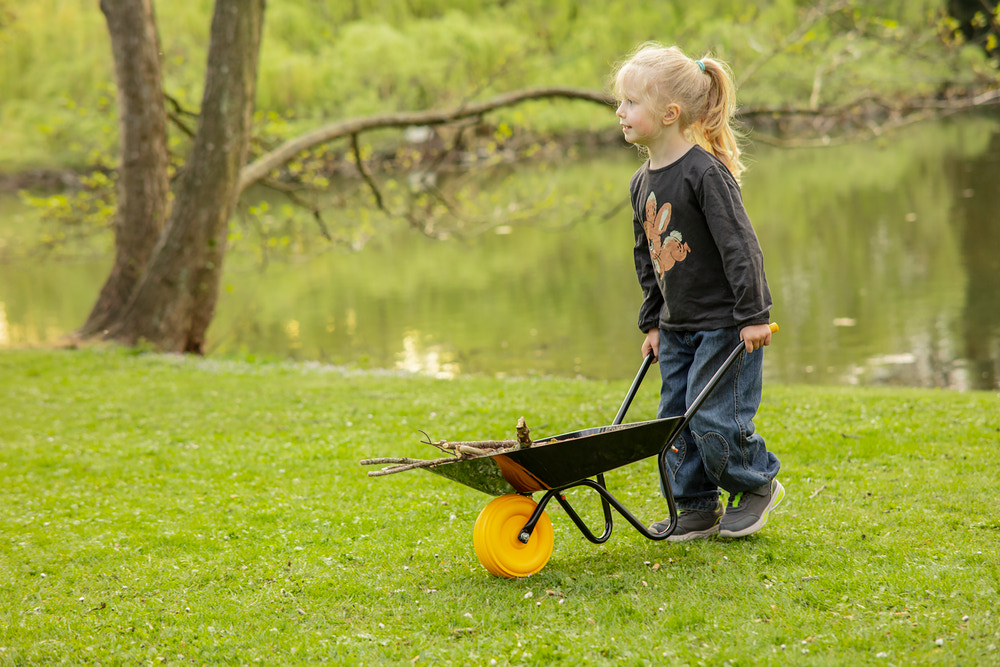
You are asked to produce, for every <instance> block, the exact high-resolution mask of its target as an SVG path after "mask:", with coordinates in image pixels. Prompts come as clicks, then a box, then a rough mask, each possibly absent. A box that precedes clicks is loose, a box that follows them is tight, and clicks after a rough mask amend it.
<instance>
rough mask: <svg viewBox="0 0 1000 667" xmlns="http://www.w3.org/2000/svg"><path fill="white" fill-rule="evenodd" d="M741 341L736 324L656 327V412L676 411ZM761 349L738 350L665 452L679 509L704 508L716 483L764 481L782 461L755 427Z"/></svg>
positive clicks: (745, 486) (734, 488) (742, 487)
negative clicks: (701, 327) (715, 327)
mask: <svg viewBox="0 0 1000 667" xmlns="http://www.w3.org/2000/svg"><path fill="white" fill-rule="evenodd" d="M739 342H740V333H739V330H738V329H737V328H736V327H730V328H726V329H718V330H715V331H664V330H662V329H661V330H660V350H659V362H660V376H661V377H662V379H663V386H662V387H661V389H660V406H659V409H658V410H657V417H659V418H662V417H674V416H677V415H682V414H684V412H685V411H686V410H687V406H688V405H690V404H691V403H692V402H694V399H695V398H697V396H698V394H699V393H701V390H702V389H703V388H704V387H705V386H706V385H707V384H708V381H709V380H710V379H711V377H712V375H714V374H715V372H716V371H717V370H718V369H719V368H720V367H721V366H722V363H723V362H724V361H725V360H726V358H728V356H729V354H730V353H731V352H732V351H733V350H734V349H735V348H736V345H737V344H738V343H739ZM763 369H764V349H763V348H760V349H758V350H756V351H755V352H753V353H750V354H746V353H744V354H741V355H740V357H739V358H738V359H736V361H735V362H733V365H732V367H731V368H730V369H729V372H728V373H726V375H725V376H724V377H723V378H722V381H721V382H720V383H719V384H718V385H717V386H716V387H715V390H714V391H713V392H712V393H711V395H709V396H708V397H707V398H706V399H705V402H704V403H702V404H701V407H700V408H698V411H697V412H696V413H695V415H694V417H693V418H692V419H691V422H690V424H688V426H687V427H686V428H685V429H684V432H683V433H681V435H680V436H679V437H678V438H677V439H676V440H675V441H674V447H676V448H677V451H676V452H674V451H672V450H671V451H668V452H667V468H668V470H669V471H670V473H671V480H670V481H671V490H672V491H673V494H674V499H675V500H676V502H677V508H678V509H679V510H711V509H714V508H715V507H716V505H717V503H718V499H719V489H720V488H722V489H725V490H726V491H728V492H730V493H739V492H741V491H749V490H750V489H755V488H757V487H759V486H762V485H764V484H767V483H768V482H770V481H771V480H772V479H774V477H775V476H776V475H777V474H778V468H780V467H781V463H780V462H779V461H778V458H777V457H776V456H775V455H774V454H772V453H771V452H769V451H767V447H765V445H764V438H762V437H761V436H760V434H759V433H757V432H756V431H755V430H754V425H753V418H754V416H755V415H756V414H757V408H758V407H759V406H760V398H761V386H762V384H763Z"/></svg>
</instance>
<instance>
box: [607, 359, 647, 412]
mask: <svg viewBox="0 0 1000 667" xmlns="http://www.w3.org/2000/svg"><path fill="white" fill-rule="evenodd" d="M652 365H653V353H652V352H650V353H649V354H647V355H646V358H645V359H643V360H642V366H640V367H639V372H638V373H636V374H635V379H634V380H632V386H631V387H629V388H628V393H627V394H625V400H624V401H622V406H621V407H620V408H618V414H617V415H615V420H614V421H613V422H611V423H612V424H613V425H615V426H617V425H618V424H621V423H622V420H623V419H625V413H626V412H628V408H629V406H630V405H632V399H634V398H635V394H636V392H638V391H639V385H641V384H642V379H643V378H644V377H646V371H648V370H649V367H650V366H652Z"/></svg>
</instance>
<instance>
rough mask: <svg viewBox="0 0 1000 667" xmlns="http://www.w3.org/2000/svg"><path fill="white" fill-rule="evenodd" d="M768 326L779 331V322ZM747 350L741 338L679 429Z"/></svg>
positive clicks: (702, 391) (689, 419)
mask: <svg viewBox="0 0 1000 667" xmlns="http://www.w3.org/2000/svg"><path fill="white" fill-rule="evenodd" d="M768 326H769V327H770V328H771V333H777V331H778V323H777V322H771V323H770V324H769V325H768ZM745 351H746V344H745V343H744V342H743V341H742V340H741V341H740V344H739V345H737V346H736V348H735V349H734V350H733V351H732V352H731V353H730V354H729V358H728V359H726V361H725V362H724V363H723V364H722V366H721V367H720V368H719V370H717V371H715V375H713V376H712V379H710V380H709V381H708V384H706V385H705V388H704V389H702V390H701V393H699V394H698V397H697V398H696V399H694V401H693V402H692V403H691V405H689V406H688V409H687V411H686V412H685V413H684V421H683V422H681V425H680V426H679V427H678V429H677V430H678V431H683V430H684V428H685V427H686V426H687V425H688V423H690V421H691V418H692V417H694V413H695V412H697V411H698V408H700V407H701V404H702V403H704V402H705V399H706V398H708V396H709V394H711V393H712V392H713V391H714V390H715V387H716V385H718V384H719V382H720V381H721V380H722V378H723V377H724V376H725V374H726V373H727V372H728V371H729V369H730V368H731V367H732V365H733V362H734V361H736V359H737V358H739V357H740V356H741V355H742V354H743V353H744V352H745Z"/></svg>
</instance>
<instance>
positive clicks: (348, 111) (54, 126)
mask: <svg viewBox="0 0 1000 667" xmlns="http://www.w3.org/2000/svg"><path fill="white" fill-rule="evenodd" d="M829 5H832V3H829ZM826 6H828V4H820V5H819V6H818V7H819V9H822V8H824V7H826ZM815 11H817V9H816V8H815V7H814V3H810V2H799V1H793V0H781V1H776V2H770V3H765V4H763V5H759V4H750V5H748V4H747V3H734V2H732V0H712V1H711V2H699V3H669V4H663V3H655V4H649V3H634V2H625V1H624V0H613V1H611V2H597V1H596V0H587V1H585V2H569V1H568V0H564V1H560V2H548V3H539V2H536V1H534V0H511V1H509V2H487V3H477V2H471V1H469V0H451V1H445V0H433V1H431V0H428V1H424V2H412V1H409V0H388V1H379V2H376V1H375V0H369V1H367V2H362V1H359V2H351V3H341V2H335V1H332V0H331V1H324V2H310V3H304V2H283V3H274V4H273V5H271V6H269V7H268V13H267V17H266V24H265V37H264V42H263V47H262V56H261V62H260V76H259V94H258V106H259V108H260V109H261V110H262V111H263V112H265V113H270V112H275V113H278V114H280V115H282V116H287V115H288V113H289V112H291V113H292V114H293V117H294V118H296V119H298V120H297V121H296V122H294V123H292V124H291V125H290V127H289V129H290V131H292V132H295V131H301V130H302V129H303V128H305V127H309V126H311V125H314V124H315V123H317V122H319V121H321V120H330V119H340V118H346V117H351V116H356V115H366V114H373V113H381V112H386V111H393V110H399V109H423V108H431V107H443V106H447V105H451V104H457V103H459V102H461V101H462V100H466V99H470V98H473V97H483V96H484V95H488V94H491V93H495V92H498V91H504V90H511V89H515V88H520V87H524V86H531V85H573V86H582V87H588V88H602V87H604V86H605V84H606V80H607V76H608V72H609V70H610V68H611V66H612V64H613V63H614V62H616V61H617V60H619V59H621V58H622V57H623V56H624V54H625V53H626V52H628V51H629V50H630V49H632V48H633V47H634V46H635V45H636V44H637V43H638V42H641V41H643V40H646V39H658V40H661V41H670V42H675V43H678V44H680V45H681V46H682V47H684V48H685V49H686V50H688V51H689V52H690V53H692V54H702V53H704V52H714V53H716V54H718V55H720V56H721V57H723V58H725V59H726V60H728V61H729V62H730V63H731V64H732V66H733V68H734V70H735V72H736V74H737V76H740V74H741V72H744V71H747V70H749V69H750V68H753V69H755V70H756V74H755V75H754V76H753V77H752V78H750V79H749V80H748V81H747V82H746V85H745V86H744V87H743V89H742V100H743V101H744V103H747V104H754V105H759V104H772V105H781V104H797V105H800V106H801V105H802V104H804V103H805V102H807V101H809V100H810V98H811V97H813V96H814V94H816V93H817V92H818V96H817V97H816V102H817V103H818V104H819V105H821V106H822V105H837V104H842V103H844V102H845V101H847V100H849V99H853V98H854V97H856V96H857V95H858V94H860V93H862V92H865V91H874V92H877V93H878V94H880V95H883V96H885V97H891V96H893V95H897V94H903V93H907V94H912V93H913V92H914V91H916V92H926V91H931V90H936V89H937V88H938V87H940V86H941V85H943V84H947V85H948V86H952V87H962V86H969V85H972V84H974V83H976V82H977V81H980V80H983V79H989V78H991V77H992V78H993V79H995V72H992V73H990V72H989V71H988V66H987V64H986V60H985V56H984V55H983V54H982V53H981V52H980V51H979V50H977V49H969V50H968V51H965V50H963V49H962V48H960V44H959V43H957V42H954V41H951V42H942V41H941V40H940V39H939V34H940V33H941V32H945V33H946V34H948V35H951V34H953V33H954V32H955V30H956V29H957V28H956V27H955V26H952V27H951V28H948V27H944V21H945V19H944V18H943V16H944V14H943V7H942V6H941V5H940V3H939V2H937V0H922V1H921V2H902V1H900V0H883V1H881V2H854V3H851V4H849V5H848V7H847V9H841V10H839V11H835V12H830V13H829V14H828V15H824V16H823V18H822V19H821V20H819V21H817V22H815V23H812V24H811V27H810V29H809V30H808V31H805V32H804V33H802V34H800V35H798V36H797V38H796V39H793V40H791V41H788V38H789V36H792V35H795V34H796V30H797V29H798V28H799V27H800V26H802V25H803V24H804V22H807V21H810V20H811V19H810V17H812V16H813V12H815ZM211 12H212V3H211V1H210V0H199V1H198V2H185V3H160V4H159V5H158V6H157V19H158V22H159V26H160V34H161V41H162V46H163V54H164V87H165V89H166V90H167V91H168V92H169V93H170V94H171V96H173V97H174V98H175V99H178V100H179V101H180V102H181V103H182V104H183V105H184V106H185V107H186V108H188V109H195V110H196V109H197V106H198V103H199V100H200V95H201V86H202V75H203V68H204V58H205V49H206V45H207V37H208V28H209V24H210V19H211ZM8 15H9V16H10V17H11V18H10V19H8V24H7V25H6V27H5V28H4V29H3V30H2V31H0V98H2V99H3V100H4V105H3V107H2V109H0V145H2V146H4V150H3V151H2V153H0V168H5V169H11V168H14V169H18V168H23V167H27V166H46V167H50V166H57V165H69V166H73V167H79V166H81V165H83V164H85V163H86V161H87V159H88V156H89V155H90V152H91V151H92V150H93V149H97V150H100V151H102V152H107V151H113V150H114V146H115V142H116V140H117V137H116V133H115V132H114V131H113V129H109V128H113V126H114V121H113V111H114V94H113V72H112V67H111V60H110V46H109V44H108V37H107V34H106V28H105V26H104V22H103V17H102V16H101V14H100V11H99V9H98V6H97V4H96V3H92V2H84V1H82V0H40V1H39V2H33V3H20V4H19V5H18V6H16V7H14V6H13V5H9V6H8ZM776 47H777V52H776V53H775V52H773V51H774V49H775V48H776ZM759 61H766V62H765V63H764V64H763V65H762V66H761V68H760V69H759V70H758V69H757V68H756V65H757V64H758V62H759ZM817 81H818V82H819V85H818V86H817ZM817 89H818V91H817ZM513 113H514V112H512V111H504V112H499V113H498V114H496V118H497V121H503V120H506V121H508V122H511V120H512V117H513ZM517 114H519V123H518V126H519V127H524V128H528V129H532V130H535V131H546V132H547V131H553V130H558V129H566V128H583V129H593V128H596V127H603V124H605V123H606V119H605V115H604V114H603V112H602V111H601V110H599V109H595V108H592V107H590V106H589V105H567V104H558V105H553V104H537V105H531V106H527V107H524V108H522V109H519V110H518V111H517Z"/></svg>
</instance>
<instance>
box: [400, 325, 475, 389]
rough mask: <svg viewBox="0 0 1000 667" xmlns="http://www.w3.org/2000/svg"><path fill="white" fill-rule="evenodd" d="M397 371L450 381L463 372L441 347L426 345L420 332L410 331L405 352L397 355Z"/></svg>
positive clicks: (451, 355) (404, 346)
mask: <svg viewBox="0 0 1000 667" xmlns="http://www.w3.org/2000/svg"><path fill="white" fill-rule="evenodd" d="M396 370H401V371H406V372H408V373H417V374H420V375H428V376H430V377H434V378H437V379H439V380H449V379H451V378H453V377H455V376H457V375H458V374H459V373H460V372H461V366H460V365H459V364H457V363H455V362H454V357H453V354H452V353H451V352H449V351H447V350H445V349H444V347H442V346H441V345H424V344H422V342H421V336H420V332H418V331H408V332H406V335H405V336H403V350H402V351H401V352H398V353H397V354H396Z"/></svg>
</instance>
